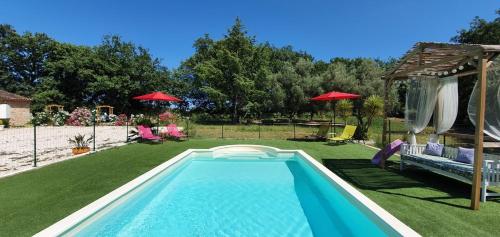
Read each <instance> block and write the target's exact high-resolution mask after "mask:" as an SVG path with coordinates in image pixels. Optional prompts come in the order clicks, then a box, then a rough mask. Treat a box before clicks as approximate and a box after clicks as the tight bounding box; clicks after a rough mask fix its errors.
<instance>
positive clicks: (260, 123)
mask: <svg viewBox="0 0 500 237" xmlns="http://www.w3.org/2000/svg"><path fill="white" fill-rule="evenodd" d="M260 125H261V123H260V122H259V123H258V126H259V139H260Z"/></svg>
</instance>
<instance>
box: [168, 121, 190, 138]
mask: <svg viewBox="0 0 500 237" xmlns="http://www.w3.org/2000/svg"><path fill="white" fill-rule="evenodd" d="M167 135H168V136H170V137H172V138H175V139H177V140H181V139H185V138H187V136H186V134H184V133H183V132H181V131H179V129H178V128H177V125H175V124H169V125H167Z"/></svg>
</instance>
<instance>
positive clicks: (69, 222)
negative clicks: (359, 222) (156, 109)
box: [34, 144, 420, 237]
mask: <svg viewBox="0 0 500 237" xmlns="http://www.w3.org/2000/svg"><path fill="white" fill-rule="evenodd" d="M232 149H237V150H238V151H241V150H242V149H243V150H246V151H261V152H273V153H274V152H275V153H298V154H300V155H301V156H303V157H304V158H305V159H306V160H307V161H308V162H309V163H310V164H311V165H312V166H314V167H315V168H316V169H318V171H320V172H321V173H323V174H324V175H326V176H327V177H328V178H329V179H330V180H329V181H330V182H332V181H333V182H334V183H335V184H337V185H339V186H340V187H341V188H342V189H344V191H346V192H347V193H348V194H349V195H351V196H352V197H353V198H354V199H356V201H358V202H360V203H362V204H363V205H364V206H365V207H366V208H367V209H369V210H370V211H371V212H372V213H373V214H375V215H376V216H377V217H379V218H380V219H381V220H382V221H383V222H385V223H386V224H387V225H389V226H390V227H391V228H392V229H394V231H395V232H397V233H398V234H399V235H401V236H420V235H419V234H418V233H417V232H416V231H414V230H413V229H411V228H410V227H409V226H407V225H406V224H404V223H403V222H401V221H400V220H399V219H397V218H396V217H394V216H393V215H392V214H390V213H389V212H387V211H386V210H385V209H383V208H382V207H380V206H379V205H378V204H376V203H375V202H373V201H372V200H370V199H369V198H368V197H366V196H365V195H364V194H362V193H361V192H360V191H358V190H357V189H356V188H354V187H353V186H351V185H350V184H349V183H347V182H346V181H344V180H343V179H342V178H340V177H339V176H337V175H336V174H334V173H333V172H332V171H330V170H329V169H328V168H326V167H325V166H324V165H322V164H321V163H320V162H318V161H317V160H316V159H314V158H313V157H311V156H310V155H309V154H307V153H306V152H304V151H303V150H282V149H278V148H275V147H270V146H261V145H243V144H242V145H227V146H217V147H213V148H210V149H187V150H185V151H184V152H181V153H180V154H178V155H176V156H174V157H173V158H171V159H169V160H167V161H165V162H163V163H162V164H160V165H158V166H156V167H154V168H153V169H151V170H149V171H148V172H146V173H144V174H142V175H140V176H139V177H137V178H135V179H133V180H131V181H129V182H128V183H126V184H124V185H122V186H120V187H119V188H117V189H115V190H113V191H111V192H110V193H108V194H106V195H104V196H102V197H101V198H99V199H97V200H95V201H93V202H92V203H90V204H88V205H86V206H84V207H83V208H81V209H79V210H78V211H75V212H73V213H72V214H70V215H69V216H66V217H65V218H63V219H61V220H59V221H58V222H56V223H54V224H52V225H51V226H49V227H47V228H45V229H44V230H42V231H40V232H38V233H37V234H35V235H34V236H37V237H45V236H59V235H62V234H64V233H66V232H67V231H68V230H69V229H71V228H72V227H74V226H76V225H78V224H79V223H81V222H83V221H84V220H86V219H87V218H88V217H90V216H91V215H93V214H94V213H96V212H98V211H100V210H102V209H103V208H105V207H107V206H108V205H109V204H111V203H112V202H114V201H115V200H117V199H119V198H120V197H122V196H123V195H126V194H127V193H129V192H130V191H132V190H133V189H135V188H136V187H138V186H139V185H141V184H143V183H145V182H147V181H148V180H150V179H151V178H153V177H155V176H156V175H157V174H159V173H161V172H162V171H164V170H165V169H167V168H169V167H171V166H172V165H174V164H176V163H178V162H179V161H181V160H182V159H183V158H185V157H187V156H188V155H189V154H191V153H193V152H216V151H222V152H224V151H230V150H232ZM215 159H217V158H215Z"/></svg>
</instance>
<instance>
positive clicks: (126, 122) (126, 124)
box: [125, 116, 128, 143]
mask: <svg viewBox="0 0 500 237" xmlns="http://www.w3.org/2000/svg"><path fill="white" fill-rule="evenodd" d="M125 126H127V130H126V131H127V134H125V135H126V136H127V138H126V139H125V142H126V143H127V142H128V116H127V118H126V119H125Z"/></svg>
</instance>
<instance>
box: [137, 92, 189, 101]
mask: <svg viewBox="0 0 500 237" xmlns="http://www.w3.org/2000/svg"><path fill="white" fill-rule="evenodd" d="M133 99H134V100H152V101H171V102H181V101H182V100H181V99H179V98H177V97H175V96H171V95H169V94H165V93H163V92H153V93H149V94H145V95H140V96H136V97H134V98H133Z"/></svg>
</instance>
